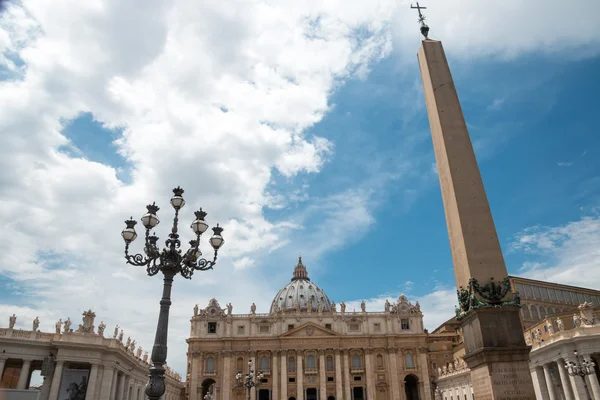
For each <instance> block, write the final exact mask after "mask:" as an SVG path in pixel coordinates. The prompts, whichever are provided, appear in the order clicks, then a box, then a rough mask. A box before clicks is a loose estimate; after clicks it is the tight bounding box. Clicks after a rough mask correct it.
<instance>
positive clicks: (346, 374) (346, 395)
mask: <svg viewBox="0 0 600 400" xmlns="http://www.w3.org/2000/svg"><path fill="white" fill-rule="evenodd" d="M351 399H352V393H351V391H350V355H349V351H348V350H344V400H351Z"/></svg>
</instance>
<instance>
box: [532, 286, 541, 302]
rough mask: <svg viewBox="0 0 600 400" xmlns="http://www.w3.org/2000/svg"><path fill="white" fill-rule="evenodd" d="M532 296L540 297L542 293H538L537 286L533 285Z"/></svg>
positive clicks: (538, 288)
mask: <svg viewBox="0 0 600 400" xmlns="http://www.w3.org/2000/svg"><path fill="white" fill-rule="evenodd" d="M533 297H535V298H536V299H541V298H542V294H541V293H540V287H539V286H533Z"/></svg>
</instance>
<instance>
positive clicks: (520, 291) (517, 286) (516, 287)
mask: <svg viewBox="0 0 600 400" xmlns="http://www.w3.org/2000/svg"><path fill="white" fill-rule="evenodd" d="M515 289H517V292H519V294H520V295H521V296H525V293H524V291H523V285H521V284H520V283H515Z"/></svg>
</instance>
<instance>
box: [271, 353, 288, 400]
mask: <svg viewBox="0 0 600 400" xmlns="http://www.w3.org/2000/svg"><path fill="white" fill-rule="evenodd" d="M287 372H288V362H287V351H285V350H282V351H281V400H288V397H287V383H288V377H287ZM273 400H277V399H273Z"/></svg>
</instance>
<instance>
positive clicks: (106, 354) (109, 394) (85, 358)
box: [0, 310, 184, 400]
mask: <svg viewBox="0 0 600 400" xmlns="http://www.w3.org/2000/svg"><path fill="white" fill-rule="evenodd" d="M95 316H96V315H95V313H94V312H93V311H91V310H88V311H86V312H84V313H83V323H82V324H80V325H79V327H78V328H76V329H72V328H71V320H70V319H67V321H65V322H64V323H63V322H62V320H61V321H59V322H56V324H55V332H40V330H39V325H40V321H39V319H38V318H36V319H35V320H34V321H33V323H32V327H31V328H32V329H31V330H24V329H16V328H15V323H16V319H17V317H16V316H15V315H14V314H13V316H11V317H10V319H9V327H8V328H0V382H2V385H1V386H0V387H1V388H0V398H4V397H3V393H2V391H7V390H8V391H10V390H16V389H20V390H23V389H25V390H26V389H30V390H32V391H33V390H36V391H38V390H39V391H41V393H40V397H39V399H40V400H62V399H63V398H65V397H66V396H65V394H66V393H67V390H68V391H69V394H71V392H72V391H74V390H77V391H78V392H82V393H85V398H86V400H142V399H143V398H144V387H145V385H146V382H147V381H148V377H147V376H148V368H149V367H150V361H149V357H148V353H147V352H143V350H142V348H141V347H137V346H136V343H135V340H131V338H128V339H127V340H126V342H125V343H123V330H120V331H119V329H118V327H116V328H115V330H114V332H111V334H110V335H109V336H104V334H105V332H104V330H105V328H106V325H104V323H102V322H101V323H100V324H99V325H98V326H97V327H96V326H94V318H95ZM36 370H41V375H42V377H43V384H42V386H41V388H34V387H32V386H31V385H30V381H31V376H32V373H33V372H34V371H36ZM69 376H70V377H74V378H72V380H69V379H68V377H69ZM17 377H18V378H17ZM165 381H166V386H167V391H166V393H165V395H164V397H163V398H164V400H179V399H181V397H182V393H183V391H184V384H183V383H182V382H181V377H180V376H179V375H178V374H177V373H175V372H174V371H171V370H170V369H169V370H168V372H167V376H166V379H165ZM59 395H60V396H65V397H61V398H60V399H59ZM20 398H25V397H20ZM32 398H35V397H32Z"/></svg>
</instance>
